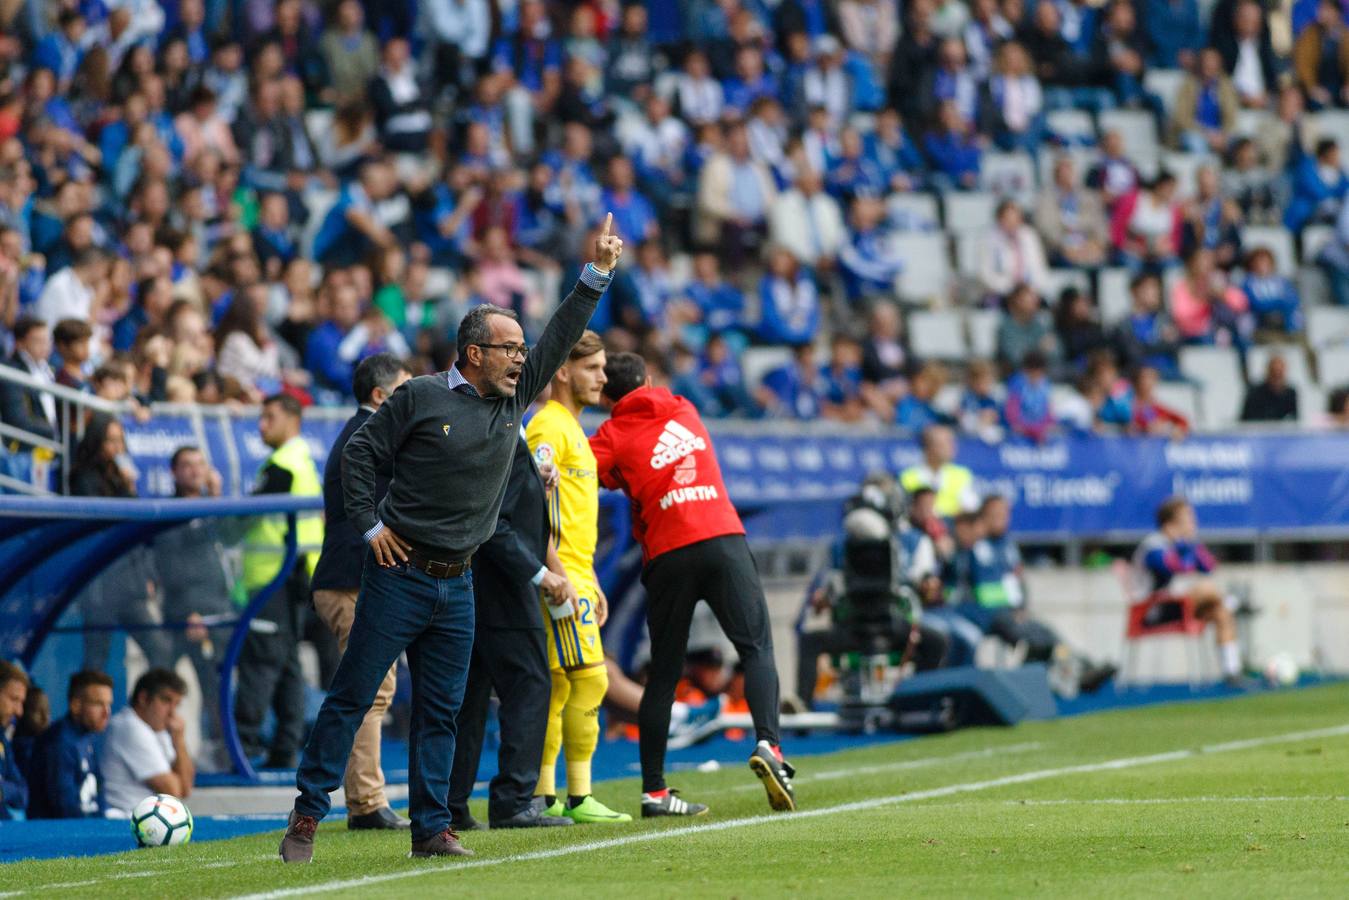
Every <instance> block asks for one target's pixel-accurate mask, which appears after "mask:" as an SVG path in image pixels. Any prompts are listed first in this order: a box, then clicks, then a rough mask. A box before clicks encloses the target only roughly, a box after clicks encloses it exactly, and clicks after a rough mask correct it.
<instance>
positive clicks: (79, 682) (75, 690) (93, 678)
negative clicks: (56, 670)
mask: <svg viewBox="0 0 1349 900" xmlns="http://www.w3.org/2000/svg"><path fill="white" fill-rule="evenodd" d="M112 686H113V685H112V676H111V675H108V674H107V673H105V672H96V671H94V670H93V669H85V670H84V671H83V672H76V673H75V674H74V675H71V676H70V687H68V688H67V689H66V702H67V703H69V702H70V701H71V700H74V699H75V698H76V697H78V696H79V695H80V694H83V693H84V692H85V690H86V689H88V688H91V687H105V688H108V689H110V690H111V689H112Z"/></svg>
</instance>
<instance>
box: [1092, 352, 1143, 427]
mask: <svg viewBox="0 0 1349 900" xmlns="http://www.w3.org/2000/svg"><path fill="white" fill-rule="evenodd" d="M1087 380H1088V381H1089V382H1090V383H1091V385H1092V387H1093V389H1094V390H1093V395H1094V396H1095V397H1097V398H1098V399H1097V402H1096V405H1095V409H1094V419H1095V421H1096V422H1099V423H1100V424H1102V425H1106V426H1110V427H1111V428H1117V429H1124V428H1128V427H1129V425H1130V424H1132V422H1133V416H1134V410H1133V402H1134V396H1133V386H1132V385H1130V384H1129V382H1128V381H1127V380H1126V379H1124V378H1121V377H1120V374H1119V368H1118V367H1117V366H1116V365H1115V357H1114V355H1113V354H1111V352H1110V351H1109V350H1102V351H1099V352H1097V353H1095V354H1093V355H1092V357H1091V361H1090V362H1089V363H1088V364H1087Z"/></svg>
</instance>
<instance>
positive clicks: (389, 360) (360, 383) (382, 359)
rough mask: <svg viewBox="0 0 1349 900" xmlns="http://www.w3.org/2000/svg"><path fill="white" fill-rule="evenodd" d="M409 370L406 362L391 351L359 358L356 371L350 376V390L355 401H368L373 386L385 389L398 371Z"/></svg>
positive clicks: (373, 390) (373, 389)
mask: <svg viewBox="0 0 1349 900" xmlns="http://www.w3.org/2000/svg"><path fill="white" fill-rule="evenodd" d="M410 371H411V370H410V369H408V367H407V363H405V362H403V361H402V360H401V359H399V358H398V357H396V356H394V355H393V354H392V353H376V354H375V355H374V356H367V357H366V358H365V359H363V360H361V363H360V365H358V366H357V367H356V373H355V374H354V375H352V377H351V390H352V393H354V394H355V395H356V402H357V403H369V402H370V396H371V395H372V394H374V392H375V388H377V387H382V388H384V389H385V390H386V391H387V390H388V389H389V385H391V384H393V382H394V379H395V378H397V377H398V375H399V373H401V372H410Z"/></svg>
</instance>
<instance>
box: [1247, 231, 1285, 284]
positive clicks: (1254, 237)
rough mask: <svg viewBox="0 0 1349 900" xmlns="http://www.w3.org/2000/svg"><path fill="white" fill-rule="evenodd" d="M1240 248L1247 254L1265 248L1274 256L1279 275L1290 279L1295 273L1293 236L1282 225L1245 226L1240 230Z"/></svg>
mask: <svg viewBox="0 0 1349 900" xmlns="http://www.w3.org/2000/svg"><path fill="white" fill-rule="evenodd" d="M1241 246H1242V247H1243V248H1244V249H1245V251H1246V252H1247V253H1250V252H1251V251H1252V250H1254V249H1255V248H1256V247H1267V248H1268V249H1269V250H1270V252H1272V253H1273V254H1274V264H1275V266H1276V267H1277V268H1278V270H1279V274H1281V275H1287V276H1288V277H1289V278H1292V277H1293V275H1294V273H1296V272H1297V253H1296V252H1295V251H1294V249H1293V235H1292V232H1290V231H1289V230H1288V229H1287V228H1284V227H1283V226H1282V225H1247V226H1246V227H1245V228H1242V229H1241Z"/></svg>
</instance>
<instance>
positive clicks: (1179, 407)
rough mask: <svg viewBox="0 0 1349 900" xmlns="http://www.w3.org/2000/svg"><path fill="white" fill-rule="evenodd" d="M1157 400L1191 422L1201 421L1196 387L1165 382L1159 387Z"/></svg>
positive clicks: (1191, 423)
mask: <svg viewBox="0 0 1349 900" xmlns="http://www.w3.org/2000/svg"><path fill="white" fill-rule="evenodd" d="M1157 400H1158V401H1159V402H1160V403H1161V404H1162V405H1163V406H1167V407H1170V408H1171V409H1173V410H1175V411H1176V412H1178V413H1180V414H1181V415H1182V416H1184V417H1185V418H1186V419H1189V420H1190V425H1191V426H1193V425H1195V424H1196V423H1197V422H1198V421H1199V392H1198V391H1197V390H1195V387H1194V385H1192V384H1185V383H1183V382H1178V381H1164V382H1162V383H1160V384H1158V385H1157Z"/></svg>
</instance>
